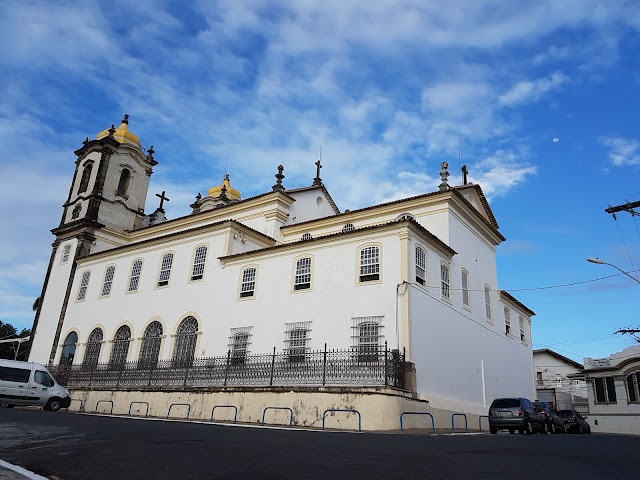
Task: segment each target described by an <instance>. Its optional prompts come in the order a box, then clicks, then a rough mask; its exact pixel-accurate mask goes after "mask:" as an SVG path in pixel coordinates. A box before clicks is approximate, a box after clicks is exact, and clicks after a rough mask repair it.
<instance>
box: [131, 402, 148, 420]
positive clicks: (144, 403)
mask: <svg viewBox="0 0 640 480" xmlns="http://www.w3.org/2000/svg"><path fill="white" fill-rule="evenodd" d="M134 403H138V404H141V405H146V406H147V411H146V412H145V414H144V417H145V418H147V417H148V416H149V402H131V404H129V415H131V407H133V404H134Z"/></svg>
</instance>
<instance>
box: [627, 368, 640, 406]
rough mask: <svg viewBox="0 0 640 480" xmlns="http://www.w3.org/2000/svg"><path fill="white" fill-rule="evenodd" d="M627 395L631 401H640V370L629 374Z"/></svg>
mask: <svg viewBox="0 0 640 480" xmlns="http://www.w3.org/2000/svg"><path fill="white" fill-rule="evenodd" d="M627 395H628V397H629V403H638V402H640V372H635V373H632V374H631V375H627Z"/></svg>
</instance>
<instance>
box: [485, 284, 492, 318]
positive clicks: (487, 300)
mask: <svg viewBox="0 0 640 480" xmlns="http://www.w3.org/2000/svg"><path fill="white" fill-rule="evenodd" d="M484 309H485V315H486V317H487V322H490V321H491V287H490V286H489V285H487V284H485V285H484Z"/></svg>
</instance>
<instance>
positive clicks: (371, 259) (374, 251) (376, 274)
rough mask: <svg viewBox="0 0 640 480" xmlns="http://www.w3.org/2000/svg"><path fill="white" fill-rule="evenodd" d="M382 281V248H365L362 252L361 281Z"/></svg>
mask: <svg viewBox="0 0 640 480" xmlns="http://www.w3.org/2000/svg"><path fill="white" fill-rule="evenodd" d="M374 280H380V248H378V247H365V248H363V249H362V250H360V281H361V282H371V281H374Z"/></svg>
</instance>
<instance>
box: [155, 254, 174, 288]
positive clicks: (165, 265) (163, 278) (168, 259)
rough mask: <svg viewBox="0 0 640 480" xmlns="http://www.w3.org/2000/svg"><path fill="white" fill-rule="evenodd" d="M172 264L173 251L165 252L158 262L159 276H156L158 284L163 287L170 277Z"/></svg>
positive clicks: (167, 283)
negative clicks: (160, 261)
mask: <svg viewBox="0 0 640 480" xmlns="http://www.w3.org/2000/svg"><path fill="white" fill-rule="evenodd" d="M172 265H173V253H165V254H164V256H163V257H162V263H161V264H160V276H159V277H158V286H159V287H164V286H166V285H169V279H170V278H171V266H172Z"/></svg>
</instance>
